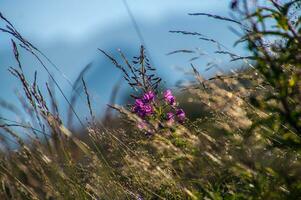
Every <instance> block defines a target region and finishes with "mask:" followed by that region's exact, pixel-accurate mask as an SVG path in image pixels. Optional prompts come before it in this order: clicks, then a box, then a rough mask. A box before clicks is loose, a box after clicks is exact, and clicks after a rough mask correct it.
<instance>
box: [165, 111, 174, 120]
mask: <svg viewBox="0 0 301 200" xmlns="http://www.w3.org/2000/svg"><path fill="white" fill-rule="evenodd" d="M166 119H167V123H173V122H174V121H175V115H174V114H173V113H172V112H168V113H167V114H166Z"/></svg>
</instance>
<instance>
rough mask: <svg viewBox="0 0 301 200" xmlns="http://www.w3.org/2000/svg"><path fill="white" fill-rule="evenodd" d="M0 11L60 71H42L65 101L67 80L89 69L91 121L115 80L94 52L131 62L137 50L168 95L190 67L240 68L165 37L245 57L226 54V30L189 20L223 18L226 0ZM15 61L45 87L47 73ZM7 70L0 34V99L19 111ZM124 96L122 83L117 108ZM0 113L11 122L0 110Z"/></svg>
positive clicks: (54, 0) (19, 4) (231, 37)
mask: <svg viewBox="0 0 301 200" xmlns="http://www.w3.org/2000/svg"><path fill="white" fill-rule="evenodd" d="M0 11H1V12H2V13H3V15H4V16H6V17H7V18H8V19H9V20H10V21H11V22H12V23H13V24H14V25H15V27H16V28H17V30H19V32H20V33H21V34H22V35H23V36H24V37H25V38H26V39H28V40H29V41H30V42H32V43H33V44H34V45H35V46H37V47H38V48H39V49H40V50H41V51H42V52H43V53H44V54H46V55H47V56H48V57H49V58H50V59H51V60H52V61H53V62H54V63H55V64H56V65H57V66H58V68H59V71H58V70H56V69H55V68H54V67H53V66H51V65H48V66H47V67H48V68H49V70H50V71H51V73H52V74H53V76H54V77H55V78H56V80H57V81H58V82H59V84H60V86H61V87H62V89H63V91H64V92H65V94H66V96H67V97H70V95H71V93H72V88H71V86H70V84H69V83H68V81H67V80H66V79H68V80H69V81H70V82H71V83H73V82H74V81H75V80H76V78H77V77H78V75H79V74H80V72H81V71H82V70H83V69H84V68H85V67H86V66H87V65H88V64H90V68H89V70H88V71H87V72H86V73H85V75H84V79H85V80H86V81H87V85H88V88H89V92H90V94H91V96H92V99H93V102H92V103H93V107H94V109H95V110H97V111H98V115H101V114H102V113H103V110H104V109H105V108H106V104H107V103H108V100H109V97H110V94H111V91H112V87H113V86H114V85H115V84H117V83H118V81H119V80H120V77H121V73H120V72H119V71H118V70H117V69H115V68H114V66H113V65H112V64H111V62H110V61H109V60H108V59H107V58H105V57H104V56H103V55H102V54H100V52H99V51H98V50H97V48H101V49H103V50H105V51H107V52H108V53H111V54H112V55H115V56H118V53H117V49H121V50H122V51H123V52H124V53H125V54H126V55H127V56H128V58H129V59H131V57H132V56H134V55H138V53H139V47H140V45H141V43H144V45H145V46H146V48H147V52H148V54H149V56H150V59H151V63H152V64H154V65H155V67H156V68H157V69H158V73H159V74H160V76H162V77H163V79H164V80H165V85H166V86H168V87H171V88H173V87H174V85H175V83H177V82H178V81H180V80H185V79H189V78H191V77H189V75H187V74H185V71H189V70H190V63H193V64H194V65H195V66H196V67H197V68H198V70H199V71H200V72H201V73H202V75H203V76H205V77H210V76H212V75H213V74H215V73H217V70H218V68H212V69H211V70H205V69H206V68H207V67H206V64H207V63H210V62H214V63H216V64H217V65H218V66H219V70H220V71H229V70H230V69H231V68H233V67H240V66H241V65H240V64H239V65H238V64H235V63H230V62H225V60H226V59H228V60H229V58H228V57H227V56H221V55H219V56H216V55H215V54H214V51H216V50H217V47H216V46H215V45H213V44H211V43H209V42H205V41H201V40H199V39H198V37H192V36H186V35H181V34H174V33H170V32H169V31H170V30H184V31H191V32H200V33H202V34H205V35H207V36H210V37H211V38H214V39H216V40H218V41H220V42H221V43H223V44H224V45H225V46H227V47H228V48H229V49H231V50H232V51H233V52H237V53H239V54H243V52H244V48H243V47H236V48H233V43H234V42H235V40H237V39H238V37H237V36H236V35H235V34H234V33H232V32H231V31H230V30H229V26H230V24H227V23H225V22H219V21H217V20H214V19H210V18H207V17H198V16H189V15H188V13H195V12H206V13H213V14H218V15H224V16H228V11H229V1H227V0H189V1H180V0H164V1H160V0H153V1H134V0H127V1H124V0H113V1H109V0H89V1H80V0H51V1H50V0H49V1H38V0H26V1H4V0H3V1H0ZM131 15H132V16H131ZM131 17H132V18H131ZM135 23H136V24H135ZM1 25H3V24H1ZM135 26H137V27H138V29H137V27H135ZM139 31H140V34H141V37H139V33H138V32H139ZM180 49H190V50H195V51H196V52H198V53H197V54H199V55H200V54H201V55H202V56H201V57H200V58H199V59H196V60H193V61H190V59H191V58H192V57H194V56H195V55H191V54H174V55H167V54H168V53H169V52H172V51H175V50H180ZM217 58H218V59H217ZM21 61H22V63H23V67H24V69H25V73H26V75H27V76H28V77H30V79H31V80H32V79H33V74H34V71H37V72H38V81H39V83H40V84H42V85H43V84H45V82H46V81H47V80H48V79H49V78H48V75H47V73H46V71H45V70H44V69H43V68H42V67H41V66H40V65H39V64H38V62H37V61H36V60H35V59H34V58H33V57H32V56H31V55H30V54H29V53H28V52H26V51H21ZM9 66H16V62H15V61H14V58H13V53H12V48H11V42H10V37H9V36H8V35H7V34H5V33H1V35H0V83H1V84H0V91H1V92H0V98H1V99H2V100H5V101H7V102H10V103H13V104H16V105H18V104H19V103H18V100H17V97H16V94H15V93H16V92H15V91H16V89H18V88H20V84H19V83H18V81H17V80H16V79H15V77H13V76H11V75H10V74H9V72H8V70H7V68H8V67H9ZM127 92H128V91H127V87H126V86H125V84H124V83H123V82H121V89H120V92H119V93H118V102H119V103H121V102H122V101H123V97H124V96H125V94H126V93H127ZM57 99H58V100H59V102H60V105H61V106H60V108H61V112H62V113H63V115H66V110H67V109H65V108H66V105H67V104H66V102H65V101H64V100H63V98H62V96H61V95H60V94H59V93H57ZM83 105H84V104H83V103H82V102H78V104H77V107H76V110H77V111H78V112H79V113H80V117H85V114H86V113H85V112H84V110H87V109H86V108H83V107H84V106H83ZM0 114H1V115H5V116H10V115H11V113H9V112H8V111H6V110H3V109H2V110H1V111H0ZM11 117H16V116H12V115H11Z"/></svg>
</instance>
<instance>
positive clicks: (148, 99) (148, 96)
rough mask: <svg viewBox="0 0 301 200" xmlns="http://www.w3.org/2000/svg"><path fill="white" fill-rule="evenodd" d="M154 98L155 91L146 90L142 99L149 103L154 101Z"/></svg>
mask: <svg viewBox="0 0 301 200" xmlns="http://www.w3.org/2000/svg"><path fill="white" fill-rule="evenodd" d="M154 99H155V94H154V92H153V91H148V92H146V93H145V94H144V95H143V97H142V100H143V101H144V102H145V103H149V102H151V101H153V100H154Z"/></svg>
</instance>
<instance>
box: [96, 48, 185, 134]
mask: <svg viewBox="0 0 301 200" xmlns="http://www.w3.org/2000/svg"><path fill="white" fill-rule="evenodd" d="M99 50H100V49H99ZM100 51H101V52H102V53H103V54H105V55H106V56H107V57H108V58H109V59H110V60H111V61H112V62H113V64H114V65H115V66H116V67H117V68H119V69H120V70H121V71H122V72H123V77H124V79H125V80H126V81H127V83H128V84H129V85H130V87H131V88H132V89H133V90H134V93H133V94H132V95H131V96H132V97H133V98H134V103H133V104H130V105H128V110H129V111H130V112H131V113H132V114H134V115H136V116H137V117H138V118H139V120H138V122H137V123H138V125H137V127H138V128H139V129H142V130H143V129H145V130H147V131H148V132H149V133H153V132H154V131H155V130H156V129H157V128H167V127H172V126H173V125H176V124H183V123H184V122H185V119H186V114H185V112H184V110H183V109H181V108H179V106H178V103H177V102H176V98H175V96H174V94H173V93H172V91H171V90H170V89H167V90H163V91H162V89H161V87H160V83H161V80H162V79H161V78H160V77H158V76H157V75H156V74H155V71H156V69H155V68H154V67H152V66H151V65H150V63H149V59H148V58H147V57H146V55H145V48H144V47H143V46H141V48H140V55H139V56H138V57H134V60H133V62H132V63H133V64H131V63H130V62H129V61H128V60H127V59H126V57H125V55H124V54H123V53H122V52H121V51H119V53H120V55H121V57H122V58H123V60H124V62H125V65H126V66H122V65H121V64H119V63H118V62H117V61H116V60H115V59H114V58H113V57H112V56H110V55H108V54H107V53H106V52H104V51H103V50H100ZM113 108H116V107H114V106H113ZM118 110H119V111H120V109H118Z"/></svg>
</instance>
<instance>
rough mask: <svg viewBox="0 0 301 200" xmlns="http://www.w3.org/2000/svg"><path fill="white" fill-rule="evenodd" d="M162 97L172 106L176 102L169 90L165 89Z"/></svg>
mask: <svg viewBox="0 0 301 200" xmlns="http://www.w3.org/2000/svg"><path fill="white" fill-rule="evenodd" d="M164 99H165V101H166V102H168V103H169V104H170V105H172V106H174V105H175V104H176V99H175V97H174V96H173V95H172V93H171V90H166V91H165V92H164Z"/></svg>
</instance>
